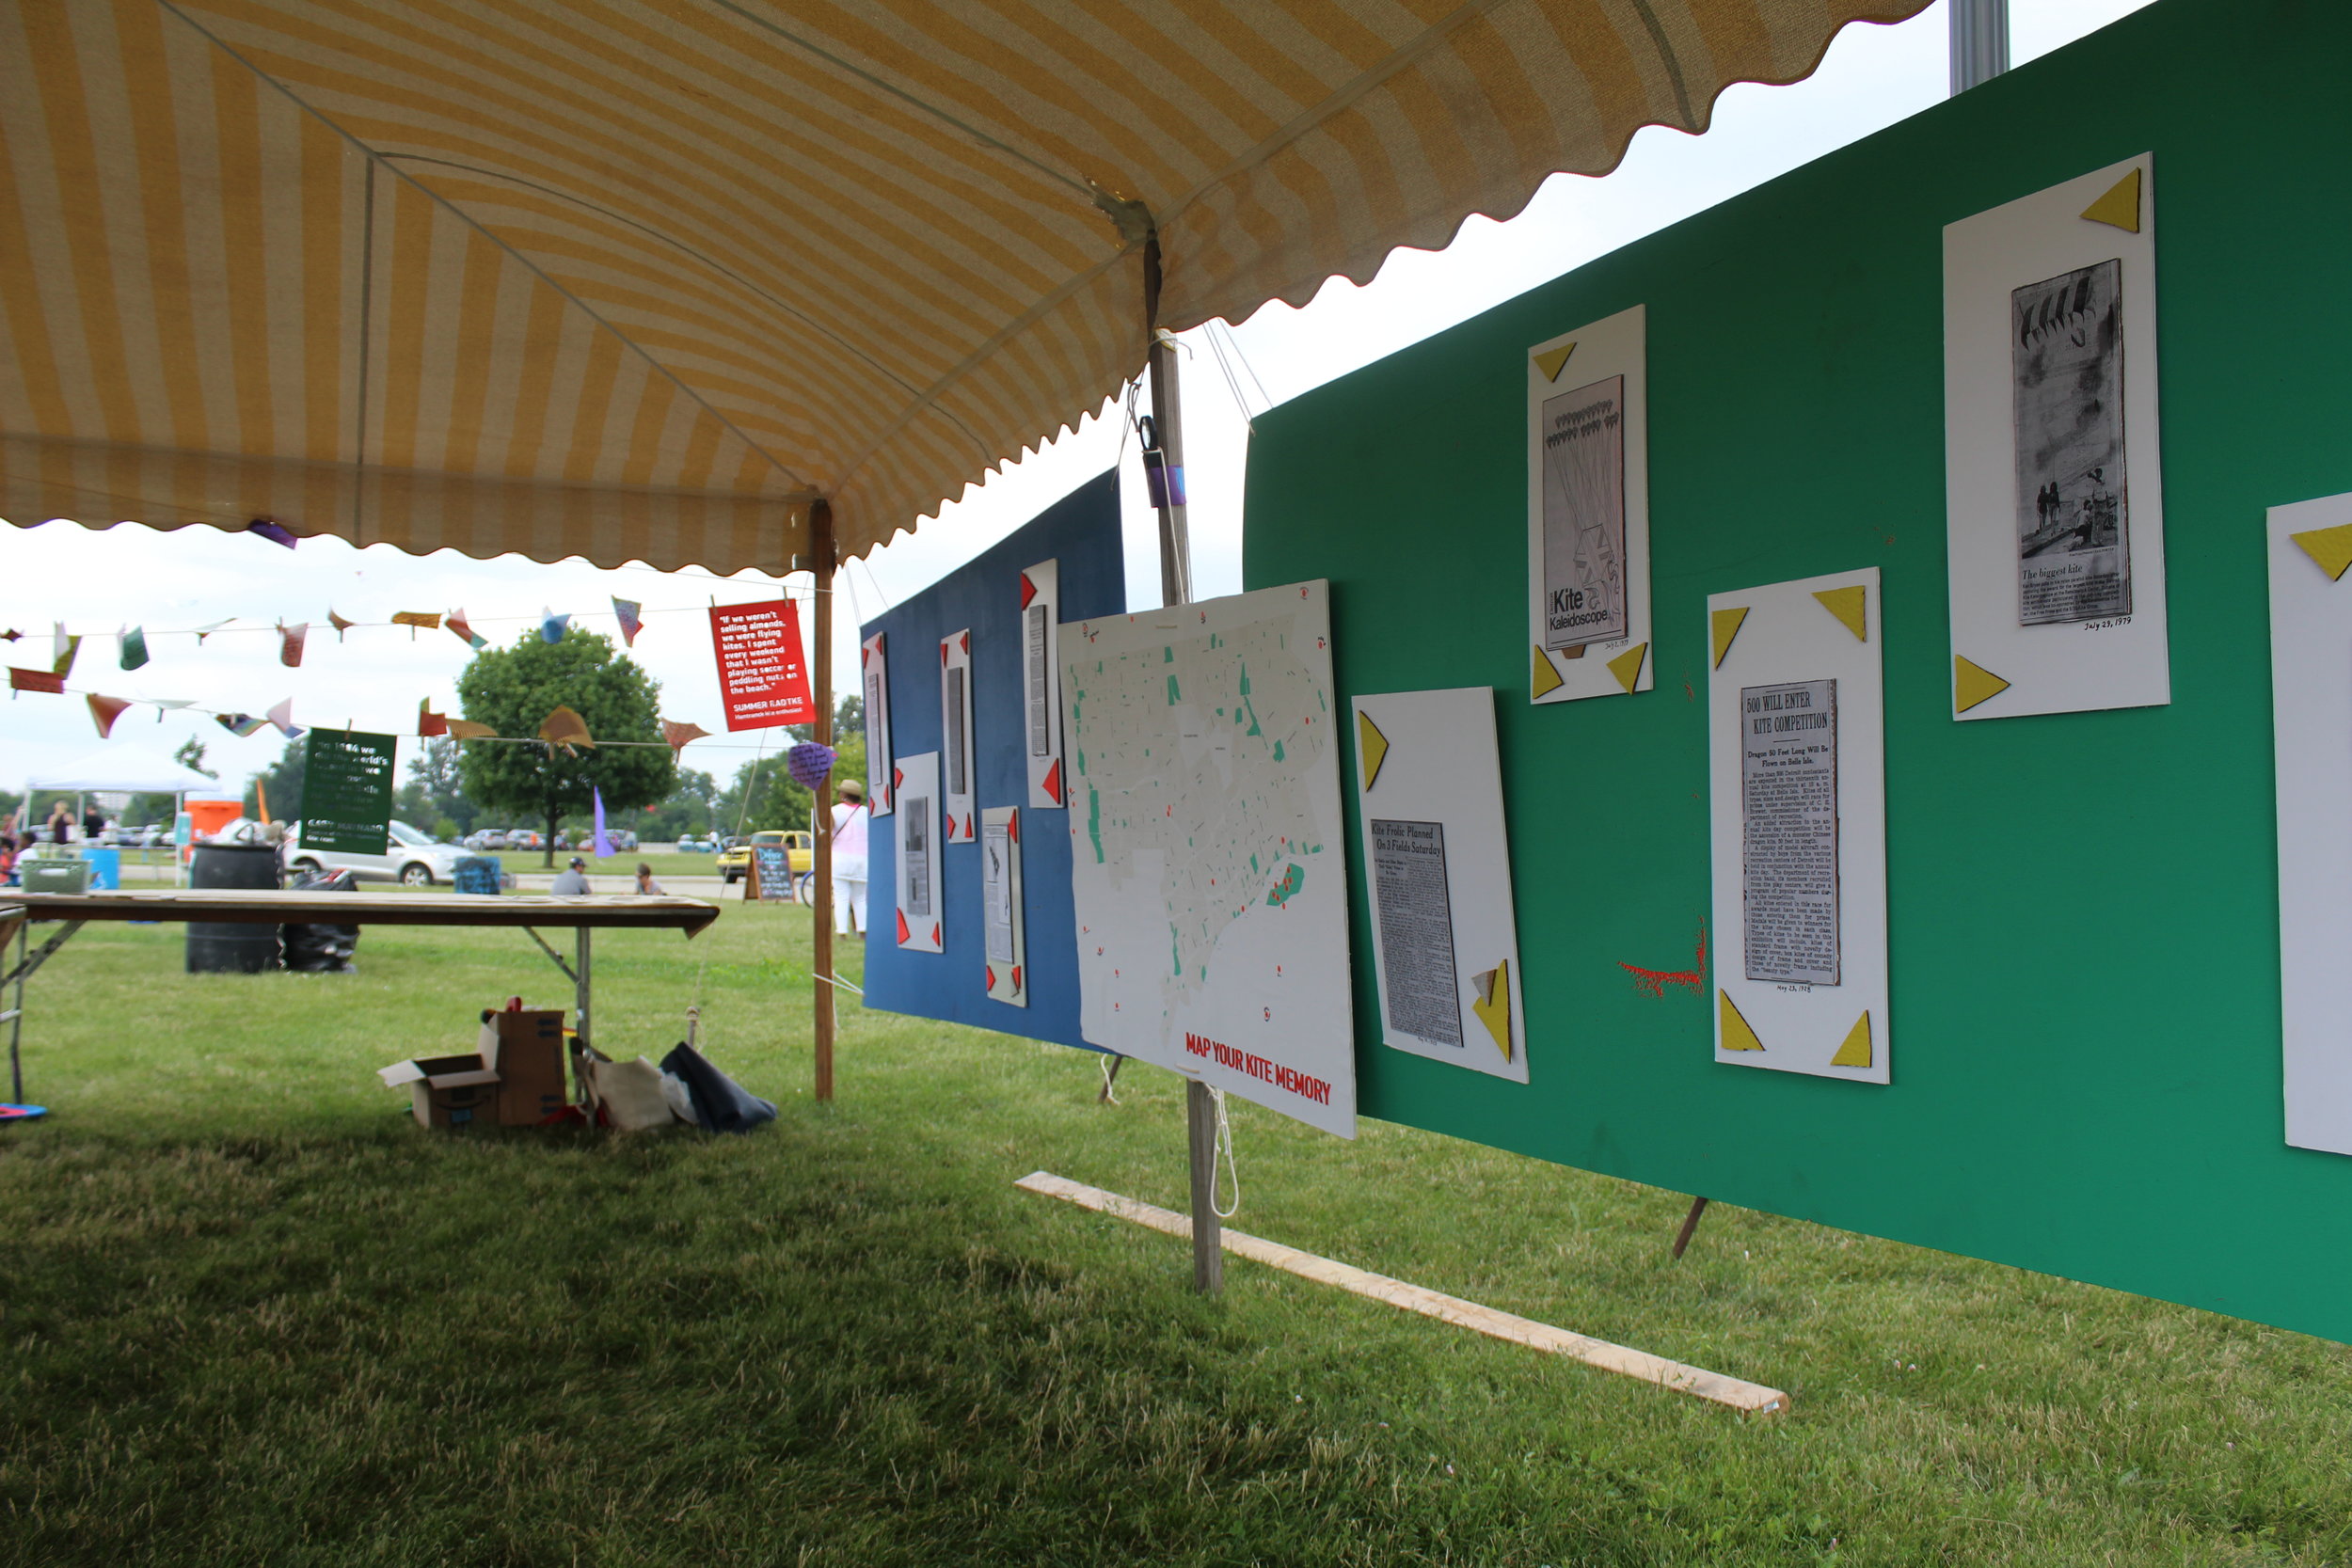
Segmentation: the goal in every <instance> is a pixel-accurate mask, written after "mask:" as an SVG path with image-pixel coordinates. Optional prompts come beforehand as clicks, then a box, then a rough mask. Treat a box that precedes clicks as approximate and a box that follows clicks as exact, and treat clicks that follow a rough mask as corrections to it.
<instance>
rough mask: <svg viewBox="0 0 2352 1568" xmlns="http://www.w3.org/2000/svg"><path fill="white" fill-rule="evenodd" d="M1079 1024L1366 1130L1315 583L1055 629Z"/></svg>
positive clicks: (1337, 714) (1311, 1117)
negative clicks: (1068, 793)
mask: <svg viewBox="0 0 2352 1568" xmlns="http://www.w3.org/2000/svg"><path fill="white" fill-rule="evenodd" d="M1061 649H1062V664H1061V695H1062V701H1063V708H1064V711H1065V713H1066V714H1067V716H1068V721H1069V738H1070V745H1069V756H1070V759H1071V765H1072V769H1073V771H1072V775H1071V790H1072V797H1071V812H1070V834H1071V862H1072V866H1071V892H1072V895H1073V904H1074V906H1075V912H1076V915H1077V921H1078V976H1079V1027H1080V1032H1081V1033H1082V1034H1083V1035H1084V1036H1085V1037H1086V1038H1087V1040H1088V1041H1089V1042H1090V1043H1092V1044H1095V1045H1099V1046H1103V1047H1105V1048H1107V1049H1109V1050H1112V1051H1116V1052H1119V1053H1120V1054H1122V1055H1127V1056H1133V1057H1136V1059H1138V1060H1140V1061H1146V1062H1153V1063H1156V1064H1158V1065H1159V1066H1162V1067H1166V1068H1171V1069H1175V1070H1176V1071H1178V1072H1182V1073H1184V1074H1185V1075H1187V1076H1189V1077H1196V1078H1200V1079H1201V1080H1203V1081H1204V1082H1206V1083H1208V1084H1210V1085H1213V1086H1215V1087H1216V1088H1219V1089H1223V1090H1225V1091H1227V1092H1229V1093H1232V1094H1236V1095H1239V1096H1240V1097H1242V1098H1243V1099H1245V1100H1249V1101H1256V1102H1257V1103H1259V1104H1261V1105H1264V1106H1266V1107H1267V1108H1269V1109H1271V1110H1275V1111H1279V1112H1281V1113H1282V1114H1283V1115H1285V1116H1289V1117H1296V1118H1297V1119H1298V1120H1300V1121H1303V1122H1306V1123H1308V1124H1310V1125H1311V1126H1314V1127H1319V1128H1322V1129H1324V1130H1325V1131H1326V1132H1336V1133H1338V1134H1339V1135H1340V1136H1342V1137H1353V1136H1355V1132H1356V1071H1355V1051H1354V1043H1355V1029H1354V1025H1353V1022H1352V1015H1351V1009H1350V1002H1349V983H1348V953H1347V898H1348V895H1347V877H1346V873H1345V868H1344V866H1343V850H1342V848H1341V842H1342V835H1343V832H1344V829H1343V826H1342V817H1341V815H1340V771H1339V762H1340V752H1341V745H1340V728H1341V725H1342V723H1343V722H1344V718H1343V714H1342V713H1341V711H1340V709H1339V706H1338V705H1337V704H1336V702H1335V701H1334V699H1333V695H1332V687H1331V617H1330V599H1329V585H1328V584H1327V583H1325V582H1322V581H1320V580H1318V581H1315V582H1309V583H1297V584H1293V585H1291V586H1289V587H1284V588H1267V589H1261V590H1259V591H1258V592H1256V593H1253V594H1236V595H1234V596H1232V597H1231V598H1224V599H1212V600H1209V601H1208V602H1206V603H1203V604H1191V605H1177V606H1171V607H1170V608H1168V609H1166V610H1144V611H1139V612H1137V613H1136V614H1133V615H1121V616H1113V617H1109V618H1107V619H1104V620H1100V621H1074V622H1072V623H1071V624H1070V625H1069V626H1064V627H1063V628H1062V639H1061Z"/></svg>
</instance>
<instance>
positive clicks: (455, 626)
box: [442, 605, 489, 648]
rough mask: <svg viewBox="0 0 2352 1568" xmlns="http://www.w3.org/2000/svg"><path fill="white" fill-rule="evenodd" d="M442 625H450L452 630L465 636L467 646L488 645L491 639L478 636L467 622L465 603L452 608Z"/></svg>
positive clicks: (460, 635) (478, 646)
mask: <svg viewBox="0 0 2352 1568" xmlns="http://www.w3.org/2000/svg"><path fill="white" fill-rule="evenodd" d="M442 625H444V626H448V627H449V629H450V630H452V631H453V632H455V633H456V634H457V635H458V636H459V637H462V638H464V639H465V640H466V646H468V647H469V648H480V647H484V646H486V645H487V643H488V641H489V640H488V639H487V638H482V637H476V636H475V635H474V634H473V627H471V626H468V625H467V624H466V607H465V606H464V605H459V606H458V607H457V608H456V609H455V610H451V611H450V612H449V615H448V617H447V618H446V619H445V620H444V621H443V622H442Z"/></svg>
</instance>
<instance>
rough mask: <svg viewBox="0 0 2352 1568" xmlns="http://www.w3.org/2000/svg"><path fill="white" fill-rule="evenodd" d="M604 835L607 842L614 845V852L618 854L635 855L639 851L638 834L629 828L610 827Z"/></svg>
mask: <svg viewBox="0 0 2352 1568" xmlns="http://www.w3.org/2000/svg"><path fill="white" fill-rule="evenodd" d="M604 837H605V842H606V843H608V844H610V845H612V852H613V853H614V854H616V855H633V854H635V853H636V852H637V835H636V834H635V833H633V832H629V831H628V829H627V828H612V829H608V830H607V831H606V832H605V835H604Z"/></svg>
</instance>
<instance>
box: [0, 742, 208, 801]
mask: <svg viewBox="0 0 2352 1568" xmlns="http://www.w3.org/2000/svg"><path fill="white" fill-rule="evenodd" d="M25 788H26V789H27V790H28V791H31V790H47V791H49V792H50V793H52V794H56V795H88V794H95V793H97V792H98V791H101V790H114V791H117V792H119V793H121V794H125V795H211V794H217V793H220V791H221V784H220V781H219V780H218V779H211V778H207V777H205V776H204V775H203V774H201V773H199V772H198V771H197V770H196V769H195V768H190V767H188V766H187V765H186V764H185V763H183V762H179V761H177V760H175V759H174V758H171V757H167V756H164V755H162V754H160V753H158V752H147V751H142V750H140V749H139V748H138V747H136V746H129V745H125V744H123V743H122V742H120V741H117V742H115V743H113V744H111V745H107V746H103V747H101V748H99V749H98V750H97V751H95V752H90V753H89V754H88V755H87V756H81V757H76V758H74V759H73V760H72V762H69V763H67V764H66V765H65V766H64V767H62V768H53V769H52V770H50V771H49V772H46V773H40V774H37V775H35V776H34V777H33V778H31V779H28V780H27V781H25Z"/></svg>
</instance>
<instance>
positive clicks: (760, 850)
mask: <svg viewBox="0 0 2352 1568" xmlns="http://www.w3.org/2000/svg"><path fill="white" fill-rule="evenodd" d="M752 885H753V887H754V888H755V889H756V890H757V891H756V895H755V896H757V897H758V898H759V900H760V901H761V902H762V903H769V904H774V903H782V902H786V901H788V900H789V899H790V898H791V896H792V851H791V850H790V849H788V848H787V847H785V846H783V845H781V844H755V845H753V846H752Z"/></svg>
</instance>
